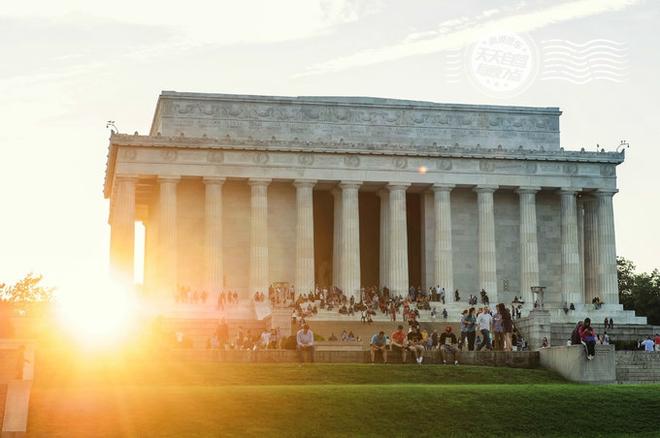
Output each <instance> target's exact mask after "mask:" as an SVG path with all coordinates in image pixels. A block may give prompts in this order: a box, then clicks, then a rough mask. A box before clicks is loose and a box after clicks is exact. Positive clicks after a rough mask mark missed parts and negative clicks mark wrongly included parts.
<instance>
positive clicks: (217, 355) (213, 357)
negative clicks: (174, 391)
mask: <svg viewBox="0 0 660 438" xmlns="http://www.w3.org/2000/svg"><path fill="white" fill-rule="evenodd" d="M323 347H324V348H323V349H317V350H316V353H315V361H316V362H318V363H369V362H370V361H371V356H370V353H369V351H368V350H364V349H363V350H362V351H337V350H327V349H326V348H327V347H328V346H323ZM388 355H389V356H390V361H391V362H392V363H400V357H399V356H398V355H396V354H395V353H391V352H388ZM171 356H172V357H173V358H176V359H183V360H194V361H212V362H240V363H287V362H297V361H298V353H297V352H296V351H294V350H258V351H237V350H226V351H219V350H192V349H191V350H185V349H174V350H172V351H171ZM413 357H414V355H413V354H412V353H408V360H409V362H410V363H414V359H413ZM377 360H378V359H377ZM381 361H382V360H381ZM459 362H460V363H461V364H463V365H482V366H495V367H511V368H538V367H539V353H538V352H536V351H521V352H509V351H493V352H491V351H481V352H475V351H471V352H468V351H466V352H462V353H459ZM424 363H426V364H429V363H431V364H433V363H435V364H437V363H441V360H440V354H439V351H425V352H424Z"/></svg>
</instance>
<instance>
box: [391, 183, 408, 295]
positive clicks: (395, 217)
mask: <svg viewBox="0 0 660 438" xmlns="http://www.w3.org/2000/svg"><path fill="white" fill-rule="evenodd" d="M409 186H410V184H399V183H397V184H394V183H391V184H388V186H387V189H388V190H389V192H390V202H389V204H390V266H389V268H390V283H391V287H390V290H391V291H392V292H393V293H394V294H401V295H403V296H405V295H406V294H407V293H408V287H409V286H410V283H409V281H408V226H407V220H406V189H407V188H408V187H409Z"/></svg>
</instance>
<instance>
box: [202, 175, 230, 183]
mask: <svg viewBox="0 0 660 438" xmlns="http://www.w3.org/2000/svg"><path fill="white" fill-rule="evenodd" d="M226 180H227V178H223V177H220V176H205V177H204V178H203V181H204V184H206V185H210V184H217V185H223V184H224V183H225V181H226Z"/></svg>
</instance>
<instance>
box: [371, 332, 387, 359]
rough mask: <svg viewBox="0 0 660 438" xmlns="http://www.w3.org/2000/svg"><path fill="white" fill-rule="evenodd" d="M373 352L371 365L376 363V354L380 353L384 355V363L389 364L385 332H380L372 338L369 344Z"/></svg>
mask: <svg viewBox="0 0 660 438" xmlns="http://www.w3.org/2000/svg"><path fill="white" fill-rule="evenodd" d="M369 347H370V350H371V363H372V364H373V363H375V360H376V352H377V351H380V352H381V353H382V354H383V363H387V337H386V336H385V332H384V331H382V330H381V331H379V332H378V334H375V335H373V336H372V337H371V342H370V343H369Z"/></svg>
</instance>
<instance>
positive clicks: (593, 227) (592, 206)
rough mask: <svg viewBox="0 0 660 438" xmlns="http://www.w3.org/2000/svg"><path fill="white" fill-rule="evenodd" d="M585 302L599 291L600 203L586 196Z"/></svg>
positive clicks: (589, 300)
mask: <svg viewBox="0 0 660 438" xmlns="http://www.w3.org/2000/svg"><path fill="white" fill-rule="evenodd" d="M583 204H584V302H585V303H591V300H592V299H594V297H596V296H600V293H599V292H598V289H599V287H598V266H599V264H598V204H597V202H596V199H594V198H593V197H592V196H585V197H584V201H583Z"/></svg>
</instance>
